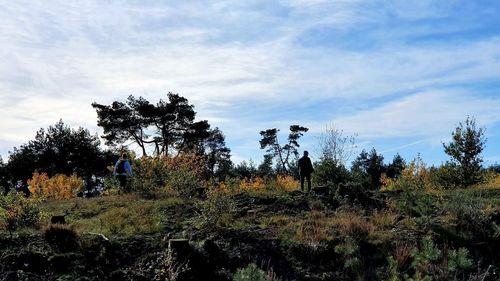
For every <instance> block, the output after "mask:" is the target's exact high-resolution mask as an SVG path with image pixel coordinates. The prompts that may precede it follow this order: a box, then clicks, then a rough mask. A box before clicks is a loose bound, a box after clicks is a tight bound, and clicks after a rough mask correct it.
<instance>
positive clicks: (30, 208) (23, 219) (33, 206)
mask: <svg viewBox="0 0 500 281" xmlns="http://www.w3.org/2000/svg"><path fill="white" fill-rule="evenodd" d="M38 204H39V202H38V200H36V199H29V198H25V197H24V196H23V195H21V194H14V193H9V194H7V195H6V196H1V195H0V227H2V228H4V229H6V230H8V231H14V230H16V229H17V228H19V227H33V226H37V225H38V223H39V222H40V218H41V216H42V214H41V211H40V208H39V207H38Z"/></svg>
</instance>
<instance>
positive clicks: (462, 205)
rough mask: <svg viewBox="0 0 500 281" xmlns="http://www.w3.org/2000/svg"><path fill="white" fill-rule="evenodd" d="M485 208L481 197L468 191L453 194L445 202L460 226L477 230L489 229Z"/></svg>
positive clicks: (446, 207) (447, 209) (446, 208)
mask: <svg viewBox="0 0 500 281" xmlns="http://www.w3.org/2000/svg"><path fill="white" fill-rule="evenodd" d="M484 208H485V204H484V203H483V202H482V201H481V199H480V198H477V197H475V196H474V195H473V194H468V193H466V192H457V193H456V194H453V195H452V196H451V197H450V198H449V200H448V201H447V202H446V204H445V210H446V211H447V212H448V213H449V214H450V215H452V216H453V218H454V219H455V221H456V223H457V226H458V227H460V228H462V229H466V230H472V231H477V232H483V231H487V230H488V229H489V228H488V224H489V219H488V217H487V216H486V214H485V213H484V211H483V210H484Z"/></svg>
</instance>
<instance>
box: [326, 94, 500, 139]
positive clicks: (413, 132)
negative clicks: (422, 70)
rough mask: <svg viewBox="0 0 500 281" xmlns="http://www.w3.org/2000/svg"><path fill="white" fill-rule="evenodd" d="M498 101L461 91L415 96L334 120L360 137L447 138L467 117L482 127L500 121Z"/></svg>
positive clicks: (499, 102)
mask: <svg viewBox="0 0 500 281" xmlns="http://www.w3.org/2000/svg"><path fill="white" fill-rule="evenodd" d="M499 107H500V99H498V98H481V97H477V96H474V95H471V94H468V93H465V92H463V91H460V90H449V91H429V92H421V93H417V94H414V95H411V96H408V97H405V98H402V99H398V100H395V101H393V102H390V103H387V104H383V105H381V106H379V107H376V108H374V109H369V110H365V111H361V112H354V113H353V114H352V115H351V116H346V117H341V118H337V119H335V120H334V122H335V124H342V127H343V128H346V130H348V131H349V132H357V133H359V136H360V137H361V138H368V139H378V138H403V137H419V138H430V139H428V140H427V141H435V140H436V139H437V140H438V141H439V140H440V138H441V137H444V136H448V135H449V134H450V133H451V131H452V130H453V129H454V127H455V126H456V125H457V124H458V123H459V122H462V121H464V119H465V118H466V116H467V115H469V116H473V117H475V118H476V121H477V123H478V124H479V125H481V126H486V127H488V126H489V125H492V124H495V123H498V122H500V116H499V115H498V114H497V112H498V108H499Z"/></svg>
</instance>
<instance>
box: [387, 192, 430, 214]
mask: <svg viewBox="0 0 500 281" xmlns="http://www.w3.org/2000/svg"><path fill="white" fill-rule="evenodd" d="M437 199H438V198H436V197H435V196H433V195H432V194H429V193H425V192H419V191H404V192H403V193H402V194H401V196H400V198H398V199H397V201H396V208H397V209H398V210H400V211H402V212H404V213H406V214H408V215H410V216H414V217H430V216H432V215H433V214H434V213H435V212H436V211H437V206H436V203H437V202H436V201H437Z"/></svg>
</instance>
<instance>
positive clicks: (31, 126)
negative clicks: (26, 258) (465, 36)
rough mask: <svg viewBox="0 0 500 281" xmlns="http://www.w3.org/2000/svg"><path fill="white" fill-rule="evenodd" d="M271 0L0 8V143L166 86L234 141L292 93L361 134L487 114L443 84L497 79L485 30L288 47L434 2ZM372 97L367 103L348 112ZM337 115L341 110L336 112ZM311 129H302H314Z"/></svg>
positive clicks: (151, 95) (431, 12)
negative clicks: (369, 43)
mask: <svg viewBox="0 0 500 281" xmlns="http://www.w3.org/2000/svg"><path fill="white" fill-rule="evenodd" d="M280 3H281V4H282V5H283V7H269V6H272V5H273V4H269V2H267V1H248V2H247V1H222V2H217V3H207V2H205V1H200V2H198V1H196V2H195V1H180V2H177V3H176V2H170V3H168V4H165V3H156V4H155V3H148V4H141V3H140V2H139V3H136V4H134V3H132V2H113V1H107V2H103V1H85V2H81V1H44V2H33V3H32V2H23V1H15V2H12V1H11V2H9V3H8V4H1V6H2V7H1V8H2V9H0V26H2V27H3V30H4V32H2V33H1V34H0V44H1V45H2V50H0V61H2V63H0V106H2V113H1V116H0V117H1V119H2V121H1V123H0V139H2V140H3V141H9V143H19V144H20V143H22V142H25V141H27V140H29V139H31V138H32V137H33V136H34V132H35V131H36V130H38V129H39V128H40V127H46V126H48V125H51V124H54V123H55V122H56V121H57V120H58V119H59V118H62V119H63V120H64V121H65V122H68V123H70V124H76V125H81V126H84V127H87V128H90V129H92V130H94V129H95V130H97V128H96V115H95V111H94V110H93V108H92V107H91V106H90V104H91V103H92V102H93V101H97V102H99V103H105V104H109V103H110V102H112V101H114V100H124V99H125V98H126V97H127V96H128V95H130V94H133V95H136V96H138V95H142V96H144V97H145V98H147V99H149V100H151V101H153V102H154V101H157V100H158V99H159V98H161V97H163V98H164V97H165V94H166V92H167V91H174V92H178V93H180V94H181V95H183V96H186V97H187V98H188V99H189V101H190V102H191V103H193V104H195V106H196V110H197V111H198V112H199V117H201V118H207V119H209V121H211V122H212V123H213V125H215V126H219V127H221V128H223V129H224V131H225V133H226V135H227V138H228V139H235V140H236V141H237V142H244V140H245V139H246V138H248V137H249V135H255V134H257V136H258V131H259V130H262V129H265V128H271V127H280V128H284V129H286V128H287V126H288V125H289V124H290V123H294V122H292V121H295V119H299V117H296V116H293V113H283V114H282V115H281V117H280V118H278V119H279V120H276V118H274V119H271V120H270V119H269V118H266V116H270V115H271V114H272V113H273V112H272V111H277V112H281V111H284V110H286V109H287V108H290V107H292V106H294V105H296V104H299V103H301V102H303V101H304V100H307V102H310V101H324V103H323V104H322V106H324V107H327V106H329V105H331V107H332V110H331V111H332V113H331V114H330V115H329V116H328V118H329V119H330V120H326V119H328V118H325V120H316V122H317V124H320V125H321V126H323V125H324V124H326V123H329V122H330V121H331V120H332V119H333V120H334V121H335V123H336V124H340V126H341V127H342V128H345V129H346V130H347V129H348V128H351V129H352V130H353V131H354V132H358V133H360V136H361V135H364V136H365V137H367V138H368V137H373V138H378V137H398V136H410V135H418V136H424V137H431V136H435V135H440V134H442V132H443V127H444V130H445V132H446V133H448V132H449V130H450V128H452V127H450V126H453V125H454V124H456V122H457V121H460V120H461V119H463V118H464V116H465V115H464V113H465V114H467V113H468V114H474V115H476V116H477V117H478V121H480V122H485V123H488V122H490V123H491V122H499V121H500V120H497V119H496V118H494V117H491V116H490V115H492V114H493V113H492V112H493V109H492V106H493V105H495V106H498V103H497V101H493V102H491V101H489V100H487V99H486V100H485V99H482V98H479V97H477V96H476V97H471V96H469V94H468V92H467V91H463V90H450V87H452V88H453V87H454V86H453V85H454V84H457V83H476V82H478V81H483V80H486V79H498V77H500V64H499V63H498V62H499V59H498V58H499V57H500V38H498V37H497V38H495V37H492V38H489V39H484V40H482V41H477V42H474V43H464V44H461V45H453V46H447V45H443V46H407V45H405V44H403V43H400V41H398V40H395V41H387V42H386V41H384V38H390V39H394V36H400V35H399V34H396V35H392V36H393V37H391V36H390V35H388V34H383V33H380V32H379V31H377V30H375V31H371V35H372V36H375V37H376V38H379V40H381V41H384V42H383V44H381V45H378V46H374V47H373V48H367V49H354V50H348V49H346V48H342V47H340V46H336V45H333V46H324V45H322V44H321V42H320V43H318V44H317V45H313V46H304V45H302V44H301V43H300V42H299V41H300V40H299V39H301V38H302V37H304V36H306V35H307V34H308V33H309V32H314V29H315V28H317V27H328V28H332V29H334V30H346V31H349V30H350V29H351V28H356V27H357V25H366V24H369V23H377V22H383V21H384V20H385V16H386V13H388V14H391V13H395V14H397V15H398V17H401V18H407V19H410V20H413V19H421V18H426V17H435V16H437V15H438V14H439V13H436V11H440V10H442V5H440V6H441V7H439V6H437V7H435V6H434V5H433V4H431V3H430V2H429V1H426V2H425V3H422V2H419V1H413V2H412V3H411V5H410V4H408V6H404V7H403V6H401V5H399V6H396V7H393V8H387V7H388V5H385V8H384V5H379V4H381V3H382V4H386V3H385V1H381V2H380V1H378V2H376V3H373V2H372V1H361V0H360V1H323V0H291V1H280ZM419 3H420V4H419ZM443 5H445V6H446V4H443ZM378 6H380V7H378ZM273 8H276V10H279V9H280V8H283V9H285V11H283V12H282V14H280V12H274V9H273ZM414 29H417V27H415V28H414ZM411 30H413V29H410V30H409V31H408V32H409V33H411ZM322 39H324V40H325V41H327V40H329V39H331V38H322ZM415 92H417V93H418V94H415V95H412V96H407V93H415ZM398 95H400V97H398ZM395 98H396V101H393V102H390V103H388V104H384V103H386V102H387V101H388V100H394V99H395ZM374 100H376V102H374ZM382 100H383V101H382ZM342 102H345V104H347V106H352V105H353V104H356V110H347V109H345V108H342V107H343V106H345V105H343V103H342ZM428 103H432V104H435V105H432V104H431V105H429V104H428ZM373 104H375V106H376V108H375V109H371V110H364V111H361V112H358V111H357V110H359V108H364V107H366V106H374V105H373ZM492 104H493V105H492ZM263 108H265V110H267V111H264V110H263ZM315 111H316V109H311V115H314V113H315ZM339 111H341V112H346V111H348V112H350V114H352V115H351V116H348V117H339V116H340V113H339ZM443 112H444V113H445V114H444V113H443ZM486 112H488V113H487V114H486ZM410 113H411V114H410ZM485 114H486V115H487V116H486V115H485ZM441 115H443V118H440V119H439V120H440V121H438V122H433V121H434V119H435V118H436V117H437V116H439V117H441ZM486 117H488V118H486ZM292 119H293V120H292ZM483 119H484V120H485V121H483ZM375 120H380V122H379V123H376V122H374V121H375ZM488 124H489V123H488ZM310 127H311V128H312V132H314V130H315V129H314V127H318V126H316V125H314V124H312V126H310ZM424 129H425V130H427V133H425V132H423V130H424ZM0 153H1V151H0Z"/></svg>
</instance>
